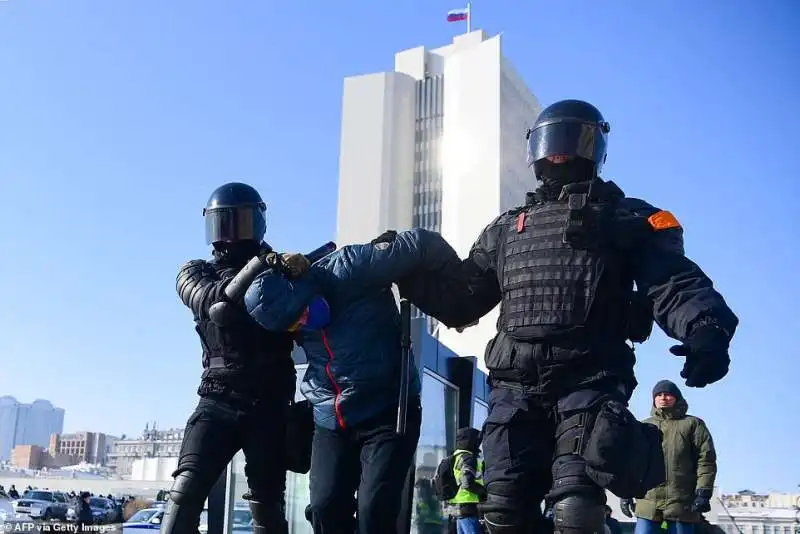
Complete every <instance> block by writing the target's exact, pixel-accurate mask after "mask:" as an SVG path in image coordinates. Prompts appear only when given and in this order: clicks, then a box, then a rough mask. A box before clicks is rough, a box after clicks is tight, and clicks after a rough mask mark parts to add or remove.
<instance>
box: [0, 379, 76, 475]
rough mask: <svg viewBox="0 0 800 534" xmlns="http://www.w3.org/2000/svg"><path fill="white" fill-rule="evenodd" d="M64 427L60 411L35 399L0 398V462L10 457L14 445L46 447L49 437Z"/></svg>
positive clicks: (62, 415) (62, 411)
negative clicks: (25, 401) (21, 400)
mask: <svg viewBox="0 0 800 534" xmlns="http://www.w3.org/2000/svg"><path fill="white" fill-rule="evenodd" d="M63 430H64V410H63V409H62V408H57V407H55V406H53V404H52V403H51V402H50V401H47V400H42V399H37V400H35V401H33V402H32V403H30V404H24V403H21V402H19V401H18V400H17V399H15V398H14V397H11V396H8V395H6V396H3V397H0V461H8V460H10V459H11V450H12V449H13V448H14V447H16V446H17V445H37V446H38V447H40V448H42V449H46V448H47V446H48V444H49V442H50V436H51V435H52V434H53V433H54V432H56V433H60V432H62V431H63Z"/></svg>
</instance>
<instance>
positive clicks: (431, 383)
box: [411, 370, 458, 534]
mask: <svg viewBox="0 0 800 534" xmlns="http://www.w3.org/2000/svg"><path fill="white" fill-rule="evenodd" d="M422 405H423V407H425V406H429V407H434V408H433V409H430V410H425V409H424V408H423V412H422V429H421V431H420V437H419V445H418V446H417V456H416V459H415V466H414V467H415V469H414V494H413V495H414V498H413V506H412V508H411V532H412V533H413V534H438V533H440V532H441V533H442V534H446V533H447V515H446V514H445V511H444V508H443V507H442V504H441V503H440V502H439V500H438V499H437V498H436V495H435V494H434V492H433V485H432V480H433V476H434V475H435V474H436V468H437V466H438V465H439V462H441V461H442V459H444V457H445V456H447V455H448V454H451V453H452V452H453V451H454V450H455V438H456V430H458V388H457V387H455V386H454V385H452V384H449V383H447V382H445V381H444V380H442V379H441V378H439V377H437V376H436V375H434V374H433V373H431V372H430V371H428V370H425V371H424V373H423V375H422ZM436 407H438V409H437V408H436ZM442 408H444V409H443V410H442ZM442 415H444V417H442Z"/></svg>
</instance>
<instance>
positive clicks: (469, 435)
mask: <svg viewBox="0 0 800 534" xmlns="http://www.w3.org/2000/svg"><path fill="white" fill-rule="evenodd" d="M480 446H481V433H480V432H479V431H478V430H475V429H474V428H461V429H459V431H458V432H457V433H456V451H455V452H454V453H453V476H454V477H455V479H456V482H457V483H458V493H456V496H455V497H453V498H452V499H450V505H451V506H452V508H453V515H454V516H456V528H457V532H458V534H482V533H483V527H481V523H480V513H479V512H478V503H480V502H482V501H484V500H485V499H486V488H485V487H484V486H483V460H481V459H480V458H479V456H480Z"/></svg>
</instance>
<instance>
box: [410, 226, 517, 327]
mask: <svg viewBox="0 0 800 534" xmlns="http://www.w3.org/2000/svg"><path fill="white" fill-rule="evenodd" d="M508 221H509V219H508V216H507V215H501V216H500V217H498V218H497V219H495V220H494V221H492V223H491V224H489V225H488V226H487V227H486V228H485V229H484V230H483V232H481V235H480V236H479V237H478V239H477V240H476V241H475V243H474V244H473V245H472V248H471V249H470V252H469V256H468V257H467V258H466V259H465V260H460V261H458V262H452V263H451V264H449V265H447V268H443V269H441V270H439V271H438V272H435V273H425V274H424V275H423V276H420V275H417V276H411V277H408V278H405V279H403V280H401V281H400V282H399V283H398V286H399V288H400V294H401V295H403V296H404V297H406V298H408V299H409V300H410V301H411V302H413V303H414V305H415V306H417V307H418V308H419V309H420V310H422V311H423V312H424V313H426V314H428V315H430V316H432V317H435V318H436V319H438V320H439V321H441V322H442V323H444V324H445V325H446V326H448V327H451V328H455V327H462V326H466V325H469V324H471V323H474V322H475V321H477V320H478V319H480V318H481V317H483V316H484V315H486V314H487V313H488V312H489V311H491V309H492V308H494V307H495V306H497V304H498V303H499V302H500V285H499V283H498V277H497V246H498V243H499V239H500V237H501V235H502V229H503V227H504V225H506V224H508Z"/></svg>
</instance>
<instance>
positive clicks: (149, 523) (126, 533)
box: [122, 507, 208, 534]
mask: <svg viewBox="0 0 800 534" xmlns="http://www.w3.org/2000/svg"><path fill="white" fill-rule="evenodd" d="M164 511H165V510H164V508H163V507H159V508H145V509H143V510H139V511H138V512H136V513H135V514H133V515H132V516H131V518H130V519H128V520H127V521H126V522H124V523H123V524H122V532H123V534H144V533H143V532H142V531H147V530H159V529H160V528H161V521H162V520H163V519H164ZM198 530H199V531H200V532H201V533H206V532H208V510H203V511H202V512H201V513H200V527H199V529H198Z"/></svg>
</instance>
